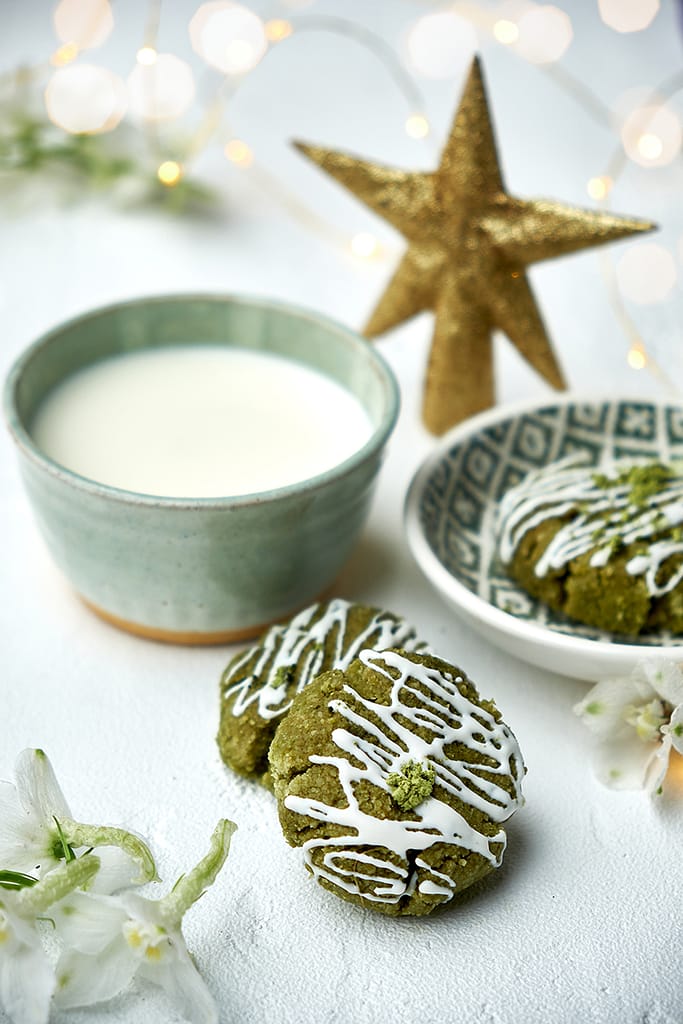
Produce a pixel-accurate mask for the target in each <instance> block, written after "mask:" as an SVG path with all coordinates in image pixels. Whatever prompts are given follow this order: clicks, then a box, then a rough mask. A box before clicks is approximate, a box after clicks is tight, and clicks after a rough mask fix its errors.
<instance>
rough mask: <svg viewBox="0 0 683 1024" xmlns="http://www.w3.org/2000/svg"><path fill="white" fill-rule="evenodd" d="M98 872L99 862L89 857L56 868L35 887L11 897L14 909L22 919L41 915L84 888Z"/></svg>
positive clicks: (89, 855)
mask: <svg viewBox="0 0 683 1024" xmlns="http://www.w3.org/2000/svg"><path fill="white" fill-rule="evenodd" d="M99 869H100V862H99V859H98V858H97V857H94V856H93V855H92V854H91V853H89V854H88V855H87V856H85V857H79V858H78V860H72V861H69V863H68V864H60V865H59V867H56V868H54V869H53V870H52V871H50V872H49V874H47V875H45V877H44V878H41V880H40V881H39V882H36V884H35V885H33V886H31V887H30V888H27V889H21V890H19V892H17V894H16V896H15V897H14V906H15V907H16V909H17V912H18V913H19V914H20V915H21V916H22V917H36V916H37V915H38V914H43V913H44V912H45V911H46V910H47V909H48V908H49V907H51V906H52V904H53V903H56V902H57V900H61V899H63V898H64V897H65V896H68V894H69V893H70V892H73V891H74V889H82V888H83V886H84V885H87V883H88V882H89V881H90V880H91V879H92V878H94V877H95V875H96V874H97V872H98V871H99Z"/></svg>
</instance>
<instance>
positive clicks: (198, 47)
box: [190, 2, 268, 75]
mask: <svg viewBox="0 0 683 1024" xmlns="http://www.w3.org/2000/svg"><path fill="white" fill-rule="evenodd" d="M190 40H191V42H192V46H193V48H194V50H195V51H196V52H197V53H198V54H199V56H200V57H201V58H202V59H203V60H205V61H206V63H207V64H209V65H210V66H211V67H213V68H216V69H217V70H218V71H222V72H223V74H226V75H243V74H245V73H246V72H247V71H251V69H252V68H254V67H256V65H257V64H258V62H259V61H260V60H261V58H262V57H263V55H264V53H265V52H266V50H267V48H268V38H267V36H266V30H265V26H264V24H263V21H262V20H261V18H259V16H258V15H257V14H254V12H253V11H250V10H249V9H248V8H247V7H243V6H242V5H241V4H236V3H227V2H214V3H207V4H202V6H201V7H200V8H199V10H198V11H197V12H196V14H195V15H194V17H193V18H192V20H191V22H190Z"/></svg>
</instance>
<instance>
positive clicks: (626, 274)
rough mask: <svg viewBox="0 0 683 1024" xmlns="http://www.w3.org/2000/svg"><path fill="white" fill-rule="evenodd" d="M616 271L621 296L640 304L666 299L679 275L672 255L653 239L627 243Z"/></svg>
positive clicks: (649, 303) (645, 304)
mask: <svg viewBox="0 0 683 1024" xmlns="http://www.w3.org/2000/svg"><path fill="white" fill-rule="evenodd" d="M616 272H617V280H618V282H619V287H620V288H621V291H622V293H623V294H624V296H625V297H626V298H627V299H630V301H631V302H635V303H637V304H638V305H641V306H647V305H651V304H653V303H656V302H662V301H663V300H664V299H666V298H667V296H668V295H669V294H670V292H671V290H672V289H673V287H674V285H675V284H676V278H677V276H678V274H677V270H676V263H675V260H674V258H673V256H672V255H671V253H670V252H669V250H668V249H665V248H664V246H662V245H658V244H657V243H656V242H644V243H641V244H640V245H631V246H629V247H628V248H627V249H626V251H625V252H624V253H623V255H622V256H621V258H620V260H619V262H618V263H617V268H616Z"/></svg>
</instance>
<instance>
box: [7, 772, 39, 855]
mask: <svg viewBox="0 0 683 1024" xmlns="http://www.w3.org/2000/svg"><path fill="white" fill-rule="evenodd" d="M43 839H44V832H43V830H42V829H41V828H40V825H39V824H38V822H37V820H36V819H35V817H34V816H33V815H32V814H30V813H27V812H26V811H25V810H24V809H23V808H22V806H21V803H20V802H19V794H18V793H17V790H16V788H15V787H14V786H13V785H12V783H11V782H0V867H2V868H3V869H5V870H8V871H26V872H29V873H30V872H32V871H34V870H35V869H36V867H37V866H38V865H39V864H40V862H41V859H42V854H43V846H44V843H43Z"/></svg>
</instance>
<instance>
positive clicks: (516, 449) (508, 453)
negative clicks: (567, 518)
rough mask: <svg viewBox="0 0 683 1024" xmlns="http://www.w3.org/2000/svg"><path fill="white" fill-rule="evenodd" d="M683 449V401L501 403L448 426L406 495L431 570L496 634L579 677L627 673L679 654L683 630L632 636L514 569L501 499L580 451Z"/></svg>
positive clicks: (595, 454) (411, 527) (681, 452)
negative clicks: (524, 581)
mask: <svg viewBox="0 0 683 1024" xmlns="http://www.w3.org/2000/svg"><path fill="white" fill-rule="evenodd" d="M575 451H583V452H586V454H587V457H588V460H589V462H590V464H591V465H595V464H597V463H598V462H599V461H600V459H601V458H602V457H603V456H606V457H614V458H633V457H640V458H642V457H656V458H660V459H663V460H664V461H670V460H672V459H681V458H683V407H681V406H680V405H678V404H667V403H665V402H657V401H652V400H648V401H645V400H642V399H628V398H610V399H605V400H601V399H595V398H588V399H580V398H576V397H572V396H571V395H570V396H566V397H564V398H562V399H560V400H556V401H553V402H544V403H535V404H525V405H523V406H517V407H509V406H508V407H507V408H499V409H494V410H493V411H492V412H486V413H484V414H482V415H480V416H476V417H474V418H472V419H471V420H468V421H467V422H466V423H464V424H462V425H461V426H459V427H456V428H455V429H454V430H452V431H451V432H450V433H448V434H447V435H446V436H445V437H444V438H443V439H442V440H441V441H440V443H439V444H438V445H437V447H436V449H435V451H434V452H433V453H432V454H431V455H430V456H429V457H428V458H427V460H426V461H425V463H424V464H423V465H422V467H421V468H420V469H419V471H418V472H417V474H416V476H415V478H414V480H413V482H412V484H411V487H410V490H409V493H408V497H407V501H406V516H405V523H406V531H407V536H408V542H409V545H410V547H411V550H412V552H413V555H414V556H415V558H416V559H417V562H418V564H419V565H420V567H421V569H422V570H423V572H424V573H425V575H426V576H427V577H428V579H429V580H430V581H431V582H432V584H433V585H434V586H435V588H436V589H437V590H438V592H439V593H440V594H441V595H442V596H443V597H444V599H445V600H446V601H447V602H448V603H449V604H450V605H451V606H452V607H453V608H454V609H455V611H456V612H457V613H458V615H459V616H461V617H462V618H463V619H464V620H465V621H466V622H468V623H469V624H470V625H471V626H473V627H474V628H475V629H477V630H478V631H479V632H480V633H481V634H482V635H483V636H485V637H486V639H487V640H490V641H491V642H493V643H495V644H497V645H498V646H499V647H501V648H503V649H504V650H506V651H508V652H509V653H511V654H514V655H515V656H517V657H519V658H522V659H524V660H526V661H529V662H531V663H532V664H535V665H539V666H541V667H542V668H545V669H550V670H551V671H553V672H557V673H560V674H562V675H571V676H575V677H576V678H579V679H588V680H596V679H601V678H604V677H605V676H610V675H622V674H628V672H630V671H631V670H632V669H633V667H634V665H635V664H636V662H637V661H638V660H640V659H642V658H644V657H650V658H652V657H669V658H679V657H681V647H682V646H683V637H673V636H671V635H670V634H666V633H650V634H648V635H641V636H639V637H637V638H634V640H633V641H632V642H630V641H628V640H626V639H624V637H623V636H618V635H616V634H610V633H606V632H603V631H601V630H598V629H592V628H591V627H589V626H583V625H582V624H581V623H577V622H572V621H570V620H569V619H568V618H566V617H565V616H564V615H562V614H561V613H559V612H555V611H553V610H552V609H550V608H547V607H546V606H545V605H542V604H541V603H540V602H538V601H536V600H534V599H533V598H532V597H530V596H529V595H528V594H527V593H526V592H525V591H523V590H522V589H521V588H520V587H519V586H517V584H516V583H515V582H514V581H513V580H511V579H510V578H509V577H508V576H507V574H506V573H505V570H504V569H503V566H502V565H501V563H500V560H499V558H498V556H497V551H496V515H497V510H498V503H499V501H500V499H501V497H502V495H503V494H505V492H506V491H507V490H509V488H510V487H513V486H514V485H515V484H516V483H518V482H519V481H520V480H521V479H522V477H523V476H524V475H525V474H526V473H527V472H528V471H529V470H531V469H538V468H540V467H542V466H545V465H546V464H547V463H549V462H554V461H556V460H557V459H560V458H562V456H564V455H568V454H569V453H570V452H575Z"/></svg>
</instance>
